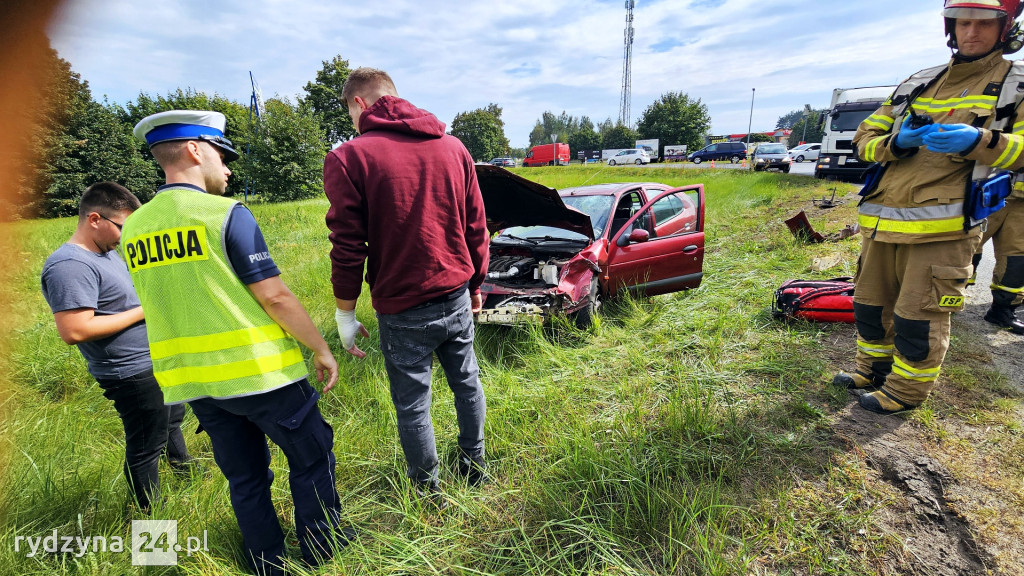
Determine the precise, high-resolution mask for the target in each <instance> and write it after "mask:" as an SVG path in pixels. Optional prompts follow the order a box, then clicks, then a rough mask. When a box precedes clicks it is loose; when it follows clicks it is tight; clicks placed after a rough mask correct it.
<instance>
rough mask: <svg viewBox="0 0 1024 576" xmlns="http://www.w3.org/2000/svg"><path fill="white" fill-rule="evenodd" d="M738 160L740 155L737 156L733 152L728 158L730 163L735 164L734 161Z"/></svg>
mask: <svg viewBox="0 0 1024 576" xmlns="http://www.w3.org/2000/svg"><path fill="white" fill-rule="evenodd" d="M739 161H740V157H739V156H736V155H735V154H733V156H732V158H729V163H730V164H736V163H738V162H739Z"/></svg>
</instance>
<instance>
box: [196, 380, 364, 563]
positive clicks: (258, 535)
mask: <svg viewBox="0 0 1024 576" xmlns="http://www.w3.org/2000/svg"><path fill="white" fill-rule="evenodd" d="M317 398H319V395H318V394H317V392H316V391H314V390H313V388H312V387H311V386H310V385H309V382H308V381H307V380H306V379H302V380H300V381H298V382H295V383H293V384H289V385H287V386H285V387H283V388H278V389H276V390H271V391H270V392H265V393H262V394H256V395H252V396H243V397H240V398H231V399H226V400H218V399H213V398H203V399H199V400H193V401H191V402H190V403H189V404H190V405H191V406H192V411H193V412H194V413H195V415H196V418H198V419H199V423H200V424H201V425H202V427H203V429H205V430H206V432H207V434H209V435H210V441H211V442H212V445H213V457H214V460H216V462H217V466H218V467H220V469H221V471H222V472H223V473H224V476H225V477H227V479H228V486H229V488H230V491H231V506H232V507H233V508H234V511H235V517H236V519H237V520H238V527H239V528H240V529H241V531H242V539H243V541H244V545H245V550H246V552H247V554H248V556H249V561H250V563H251V564H252V567H253V569H254V570H255V571H256V573H257V574H268V575H269V574H280V573H283V572H282V571H281V558H283V557H284V555H285V553H284V552H285V551H284V533H283V532H282V531H281V525H280V523H279V522H278V520H277V514H276V512H275V510H274V504H273V501H272V500H271V496H270V484H271V483H272V482H273V480H274V474H273V472H272V471H271V470H270V450H269V449H268V447H267V438H270V439H271V440H273V441H274V443H275V444H277V445H278V446H280V448H281V451H282V452H284V455H285V456H286V457H287V458H288V468H289V474H288V482H289V484H290V487H291V493H292V500H293V502H294V504H295V532H296V534H297V535H298V539H299V546H300V548H301V550H302V556H303V559H304V560H305V561H306V562H308V563H310V564H312V565H317V564H320V563H321V562H323V561H324V560H325V559H327V558H330V556H331V553H332V551H333V550H334V549H336V548H337V547H338V546H340V545H344V544H345V543H346V541H345V540H344V536H343V535H342V534H341V527H340V525H339V519H340V510H341V506H340V503H339V501H338V492H337V489H336V488H335V483H334V468H335V461H334V453H333V452H332V451H331V450H332V448H333V445H334V431H333V430H332V429H331V426H330V425H329V424H327V422H326V421H324V419H323V417H322V416H321V415H320V410H319V409H317V406H316V400H317Z"/></svg>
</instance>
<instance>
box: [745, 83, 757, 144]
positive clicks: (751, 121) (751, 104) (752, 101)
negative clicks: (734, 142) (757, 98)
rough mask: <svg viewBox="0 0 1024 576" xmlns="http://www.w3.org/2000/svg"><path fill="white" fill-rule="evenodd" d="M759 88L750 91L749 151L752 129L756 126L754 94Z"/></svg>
mask: <svg viewBox="0 0 1024 576" xmlns="http://www.w3.org/2000/svg"><path fill="white" fill-rule="evenodd" d="M756 90H757V88H751V89H750V120H749V121H748V122H747V150H750V127H751V126H753V125H754V93H755V92H756Z"/></svg>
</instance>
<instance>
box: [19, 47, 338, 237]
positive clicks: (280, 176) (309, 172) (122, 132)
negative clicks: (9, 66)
mask: <svg viewBox="0 0 1024 576" xmlns="http://www.w3.org/2000/svg"><path fill="white" fill-rule="evenodd" d="M45 72H46V74H45V76H46V84H47V90H46V91H45V93H46V94H47V98H46V99H45V101H44V102H41V103H40V104H39V106H38V107H37V108H36V109H35V110H32V111H28V112H26V113H30V114H32V115H33V116H32V118H31V121H32V124H33V126H34V129H33V130H31V131H29V133H27V134H25V135H19V136H16V137H20V138H22V139H23V142H22V144H23V145H22V146H21V149H23V150H25V151H26V155H25V158H23V159H21V161H22V163H23V166H24V170H23V171H22V177H21V179H20V181H19V182H17V183H16V188H17V194H16V198H15V201H14V205H12V206H6V207H4V208H5V210H7V212H8V213H9V214H14V215H17V216H20V217H36V216H41V217H59V216H72V215H75V214H77V211H78V199H79V197H80V196H81V193H82V191H83V190H85V188H87V187H88V186H89V185H90V184H92V183H94V182H98V181H101V180H112V181H115V182H118V183H120V184H122V185H124V186H125V187H127V188H128V189H129V190H131V191H132V192H134V193H135V195H136V196H138V197H139V199H140V200H142V201H143V202H145V201H147V200H149V199H150V198H151V197H152V195H153V193H154V191H155V190H156V188H157V186H159V185H160V184H162V183H163V176H162V174H161V172H160V169H159V166H158V165H157V164H156V161H155V160H154V159H153V156H152V154H150V152H149V149H148V147H147V146H146V145H145V143H144V142H141V141H139V140H138V139H136V138H135V137H134V136H133V135H132V129H133V128H134V127H135V124H137V123H138V122H139V120H141V119H142V118H144V117H146V116H148V115H150V114H154V113H157V112H163V111H165V110H175V109H188V110H213V111H216V112H221V113H222V114H224V116H225V117H226V118H227V131H226V133H225V136H226V137H227V138H228V139H230V140H231V141H232V143H233V144H234V146H235V149H236V150H238V152H239V153H240V154H241V158H240V159H239V160H238V161H236V162H233V163H231V165H230V168H231V171H232V177H231V179H230V180H229V183H228V192H227V193H228V194H229V195H235V196H241V195H246V196H248V195H250V194H251V195H252V198H255V199H258V200H262V201H269V202H276V201H287V200H298V199H302V198H311V197H315V196H319V195H321V194H323V177H322V174H323V160H324V156H325V155H326V154H327V152H328V150H330V148H331V143H332V142H337V141H341V140H346V139H349V138H351V137H352V136H354V135H355V130H354V128H353V127H352V121H351V119H350V118H349V117H348V110H347V107H345V106H344V105H342V104H341V102H340V98H339V97H338V96H339V95H340V92H341V85H342V84H343V83H344V81H345V79H346V78H347V77H348V62H347V61H346V60H343V59H341V58H340V57H336V58H334V59H332V60H329V61H324V62H323V68H322V69H321V70H320V71H319V72H317V74H316V79H315V80H313V81H310V82H309V83H307V84H306V86H305V88H304V92H305V93H304V95H303V96H300V97H299V98H298V100H297V101H296V102H292V101H291V100H290V99H289V98H285V97H275V98H270V99H268V100H267V101H266V102H265V103H264V105H263V107H262V109H261V110H259V111H257V110H256V107H255V106H250V104H241V103H238V102H235V101H233V100H230V99H228V98H225V97H223V96H220V95H217V94H213V95H209V94H204V93H202V92H199V91H196V90H193V89H191V88H185V89H181V88H179V89H177V90H174V91H172V92H170V93H168V94H165V95H151V94H146V93H143V92H140V93H139V95H138V97H136V98H135V99H134V100H132V101H129V102H127V103H125V104H124V105H121V104H117V103H111V102H108V101H106V100H105V99H104V101H103V102H98V101H97V100H96V99H95V98H94V97H93V95H92V91H91V90H90V88H89V82H88V81H87V80H84V79H83V78H82V77H81V75H80V74H78V73H77V72H75V71H74V70H72V68H71V64H70V63H68V62H67V61H66V60H64V59H63V58H61V57H60V56H59V55H58V54H57V52H56V51H55V50H53V49H52V48H51V49H50V51H49V58H48V60H47V65H46V70H45Z"/></svg>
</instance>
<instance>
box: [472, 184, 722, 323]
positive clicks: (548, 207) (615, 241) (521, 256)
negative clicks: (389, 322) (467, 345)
mask: <svg viewBox="0 0 1024 576" xmlns="http://www.w3.org/2000/svg"><path fill="white" fill-rule="evenodd" d="M476 170H477V178H478V179H479V181H480V190H481V192H482V193H483V199H484V207H485V210H486V212H487V225H488V228H489V229H490V230H491V232H492V233H494V232H498V234H497V235H495V236H493V237H492V238H491V246H490V256H491V260H490V265H489V267H488V273H487V279H486V280H485V281H484V284H483V286H481V291H482V292H483V295H484V307H483V310H481V311H480V313H479V314H478V315H477V322H479V323H481V324H517V323H521V322H544V321H547V320H548V319H550V318H551V317H552V316H553V315H555V314H566V315H568V316H569V317H570V318H572V319H573V320H574V321H575V322H576V324H577V325H578V326H580V327H584V328H585V327H587V326H589V325H590V324H591V322H592V321H593V317H594V315H595V314H596V313H597V310H598V309H599V308H600V306H601V301H602V300H603V299H605V298H608V297H613V296H615V295H616V294H619V293H620V292H622V291H629V292H632V293H635V294H642V295H647V296H654V295H656V294H666V293H668V292H677V291H679V290H685V289H688V288H696V287H697V286H699V285H700V282H701V279H702V277H703V264H704V186H703V185H702V184H695V185H691V186H685V187H682V188H672V187H671V186H668V185H665V184H657V183H652V182H645V183H636V182H626V183H618V184H597V185H594V186H581V187H578V188H566V189H564V190H561V191H556V190H555V189H553V188H548V187H546V186H543V185H540V184H537V183H536V182H532V181H530V180H527V179H525V178H522V177H520V176H517V175H515V174H513V173H511V172H508V171H506V170H502V169H500V168H497V167H495V166H488V165H478V166H477V167H476Z"/></svg>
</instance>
